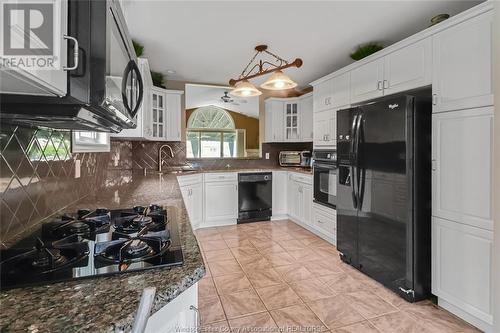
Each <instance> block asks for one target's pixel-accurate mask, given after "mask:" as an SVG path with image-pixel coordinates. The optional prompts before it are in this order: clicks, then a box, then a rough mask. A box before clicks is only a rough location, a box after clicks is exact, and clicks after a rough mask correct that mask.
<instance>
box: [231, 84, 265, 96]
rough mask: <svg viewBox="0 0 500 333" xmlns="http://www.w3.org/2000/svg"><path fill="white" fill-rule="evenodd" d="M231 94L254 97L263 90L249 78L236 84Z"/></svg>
mask: <svg viewBox="0 0 500 333" xmlns="http://www.w3.org/2000/svg"><path fill="white" fill-rule="evenodd" d="M230 94H231V95H234V96H238V97H253V96H259V95H262V91H260V90H259V89H257V88H256V87H255V86H254V85H253V84H251V83H250V82H248V81H247V80H243V81H239V82H237V83H236V84H235V86H234V89H233V90H231V92H230Z"/></svg>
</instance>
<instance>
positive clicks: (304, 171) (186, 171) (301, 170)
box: [147, 167, 313, 176]
mask: <svg viewBox="0 0 500 333" xmlns="http://www.w3.org/2000/svg"><path fill="white" fill-rule="evenodd" d="M269 171H291V172H297V173H302V174H305V175H312V174H313V170H312V168H301V167H269V168H257V169H255V168H252V169H243V168H227V169H194V170H189V169H184V170H183V171H180V172H179V173H177V174H176V175H178V176H182V175H190V174H197V173H218V172H236V173H241V172H269ZM170 172H171V171H169V170H164V172H163V173H162V174H168V173H170ZM147 173H148V174H159V172H158V171H156V170H148V171H147Z"/></svg>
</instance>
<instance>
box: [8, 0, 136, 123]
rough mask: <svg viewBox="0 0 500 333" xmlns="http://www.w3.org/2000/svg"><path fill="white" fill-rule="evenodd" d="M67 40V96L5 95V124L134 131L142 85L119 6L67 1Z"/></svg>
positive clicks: (104, 0) (113, 1)
mask: <svg viewBox="0 0 500 333" xmlns="http://www.w3.org/2000/svg"><path fill="white" fill-rule="evenodd" d="M66 39H67V40H68V64H67V67H66V68H65V69H64V70H66V71H67V73H68V74H67V78H68V86H67V94H66V96H57V97H56V96H54V97H51V96H27V95H15V94H2V95H1V98H0V102H1V108H0V110H1V111H0V117H1V118H2V121H8V122H12V123H16V124H21V125H29V126H33V125H35V126H46V127H52V128H61V129H72V130H93V131H103V132H119V131H121V130H122V129H123V128H134V127H135V126H136V123H135V120H134V117H135V115H136V113H137V111H138V109H139V107H140V105H141V102H142V98H143V81H142V77H141V74H140V71H139V68H138V66H137V57H136V54H135V51H134V47H133V44H132V39H131V37H130V35H129V32H128V29H127V25H126V23H125V18H124V16H123V13H122V10H121V7H120V4H119V2H118V1H117V0H69V1H68V35H67V36H66Z"/></svg>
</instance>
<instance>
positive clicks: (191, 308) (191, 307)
mask: <svg viewBox="0 0 500 333" xmlns="http://www.w3.org/2000/svg"><path fill="white" fill-rule="evenodd" d="M189 310H193V311H194V313H196V332H201V313H200V310H198V308H197V307H196V306H194V305H191V306H190V307H189Z"/></svg>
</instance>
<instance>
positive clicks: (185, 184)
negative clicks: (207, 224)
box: [178, 174, 203, 229]
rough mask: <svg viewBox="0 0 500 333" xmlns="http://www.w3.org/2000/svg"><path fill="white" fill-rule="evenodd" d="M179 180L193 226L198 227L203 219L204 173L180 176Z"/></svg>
mask: <svg viewBox="0 0 500 333" xmlns="http://www.w3.org/2000/svg"><path fill="white" fill-rule="evenodd" d="M178 181H179V186H180V188H181V193H182V198H183V199H184V204H185V205H186V209H187V212H188V216H189V221H190V222H191V227H192V228H193V229H197V228H199V227H200V224H201V222H202V221H203V175H201V174H198V175H189V176H179V177H178Z"/></svg>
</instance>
